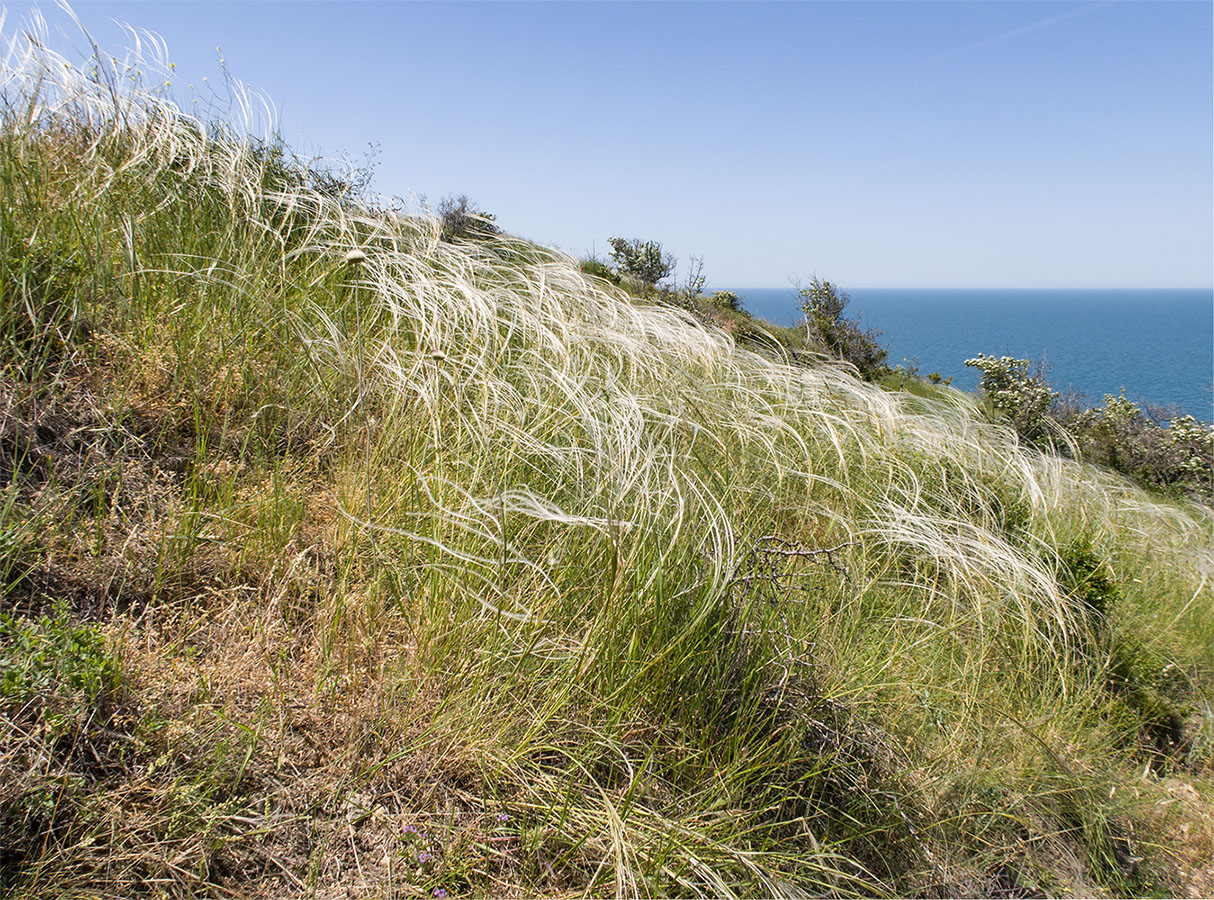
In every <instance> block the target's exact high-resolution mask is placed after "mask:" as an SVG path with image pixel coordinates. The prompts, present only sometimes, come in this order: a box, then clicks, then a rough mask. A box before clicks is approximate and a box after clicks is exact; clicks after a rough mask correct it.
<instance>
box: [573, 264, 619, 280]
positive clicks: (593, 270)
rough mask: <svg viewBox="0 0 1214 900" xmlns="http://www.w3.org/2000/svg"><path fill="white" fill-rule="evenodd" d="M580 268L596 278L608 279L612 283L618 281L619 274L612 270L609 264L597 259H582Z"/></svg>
mask: <svg viewBox="0 0 1214 900" xmlns="http://www.w3.org/2000/svg"><path fill="white" fill-rule="evenodd" d="M581 269H582V271H583V272H585V273H586V274H587V275H594V276H595V277H596V278H602V279H603V280H604V281H610V282H611V283H612V284H619V283H620V276H619V275H617V274H616V273H615V272H614V271H612V269H611V266H609V265H607V264H606V263H605V262H601V261H600V260H597V259H593V258H592V259H584V260H582V262H581Z"/></svg>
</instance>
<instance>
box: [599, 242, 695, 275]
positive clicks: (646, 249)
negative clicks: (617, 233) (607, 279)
mask: <svg viewBox="0 0 1214 900" xmlns="http://www.w3.org/2000/svg"><path fill="white" fill-rule="evenodd" d="M607 243H608V244H610V245H611V258H612V259H614V260H615V263H616V265H617V266H618V267H619V270H620V272H622V273H623V274H625V275H630V276H632V277H633V278H636V279H638V280H640V281H643V282H644V283H645V284H657V283H658V282H659V281H661V280H663V279H664V278H669V277H670V275H671V274H672V273H673V272H674V268H675V266H676V265H677V263H678V261H677V260H676V259H675V258H674V256H673V255H671V254H669V253H664V252H663V251H662V245H661V244H659V243H658V242H657V241H642V240H640V239H639V238H632V239H631V240H625V239H624V238H619V237H613V238H610V239H609V240H608V241H607Z"/></svg>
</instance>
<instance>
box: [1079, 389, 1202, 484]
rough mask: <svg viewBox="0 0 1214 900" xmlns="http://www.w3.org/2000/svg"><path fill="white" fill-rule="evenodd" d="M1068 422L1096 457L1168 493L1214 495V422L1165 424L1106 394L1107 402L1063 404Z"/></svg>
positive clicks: (1088, 455) (1084, 449) (1086, 452)
mask: <svg viewBox="0 0 1214 900" xmlns="http://www.w3.org/2000/svg"><path fill="white" fill-rule="evenodd" d="M1059 418H1060V419H1061V420H1062V424H1063V425H1064V426H1065V427H1066V429H1067V430H1068V431H1070V432H1071V434H1072V435H1073V436H1074V438H1075V441H1076V443H1077V445H1078V447H1079V450H1080V453H1081V454H1082V455H1083V457H1084V458H1085V459H1087V460H1089V461H1090V462H1094V463H1097V464H1098V465H1102V466H1106V467H1108V468H1110V469H1114V470H1115V471H1118V472H1121V473H1122V474H1124V475H1128V476H1129V477H1130V478H1132V479H1134V480H1135V481H1136V482H1138V483H1139V484H1141V485H1143V486H1145V487H1150V488H1154V489H1156V490H1162V491H1164V492H1168V493H1175V492H1186V493H1191V494H1194V495H1197V496H1204V497H1211V496H1214V426H1211V425H1204V424H1202V423H1201V422H1199V421H1197V419H1195V418H1194V417H1193V416H1180V417H1177V418H1173V419H1172V420H1171V421H1169V422H1168V425H1167V427H1166V428H1165V427H1163V426H1162V425H1160V424H1159V423H1158V422H1157V421H1155V420H1153V419H1152V418H1149V417H1148V416H1146V415H1145V414H1144V413H1143V410H1142V408H1141V407H1140V406H1139V405H1138V404H1137V403H1134V402H1133V401H1131V400H1128V399H1126V396H1125V390H1124V389H1123V390H1122V391H1121V393H1120V394H1119V395H1118V396H1116V397H1114V396H1113V395H1112V394H1106V395H1105V397H1104V406H1101V407H1095V408H1093V409H1078V410H1077V409H1075V408H1074V407H1073V406H1068V407H1065V408H1063V409H1062V410H1060V413H1059Z"/></svg>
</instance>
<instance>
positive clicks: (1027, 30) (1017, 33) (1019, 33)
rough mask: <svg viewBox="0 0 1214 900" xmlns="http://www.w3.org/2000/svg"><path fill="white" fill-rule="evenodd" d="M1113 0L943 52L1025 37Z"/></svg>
mask: <svg viewBox="0 0 1214 900" xmlns="http://www.w3.org/2000/svg"><path fill="white" fill-rule="evenodd" d="M1111 3H1112V0H1103V2H1101V3H1091V4H1089V5H1088V6H1084V7H1080V8H1079V9H1073V10H1071V11H1070V12H1066V13H1061V14H1059V15H1056V16H1048V17H1046V18H1044V19H1041V20H1040V21H1037V22H1033V23H1031V24H1029V25H1022V26H1021V27H1020V28H1013V29H1012V30H1011V31H1004V32H1002V33H1001V34H996V35H993V36H992V37H988V38H983V39H982V40H980V41H975V42H974V43H972V44H967V45H966V46H964V47H959V48H957V49H956V50H953V51H952V52H950V53H945V54H942V55H943V56H959V55H961V54H963V53H972V52H973V51H975V50H982V49H983V48H985V47H990V46H993V45H994V44H1002V43H1004V42H1005V41H1012V40H1015V39H1016V38H1018V37H1023V36H1024V35H1026V34H1032V33H1033V32H1034V31H1041V30H1042V29H1043V28H1049V27H1050V26H1051V25H1056V24H1057V23H1059V22H1063V21H1065V20H1067V19H1073V18H1075V17H1076V16H1086V15H1087V14H1088V13H1091V12H1095V11H1096V10H1098V9H1101V8H1102V7H1105V6H1109V5H1110V4H1111Z"/></svg>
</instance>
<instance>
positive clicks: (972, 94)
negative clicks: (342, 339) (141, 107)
mask: <svg viewBox="0 0 1214 900" xmlns="http://www.w3.org/2000/svg"><path fill="white" fill-rule="evenodd" d="M28 7H29V4H24V3H9V4H8V9H9V21H8V23H7V25H6V27H5V30H6V32H8V33H11V32H12V30H13V28H14V26H15V25H16V23H17V21H18V20H19V19H20V18H21V16H22V14H23V13H24V12H25V11H26V10H27V9H28ZM42 8H43V12H44V14H45V15H46V16H47V18H48V19H49V20H50V21H51V22H52V29H53V30H54V29H56V28H58V27H59V24H60V23H63V22H65V21H66V19H65V16H64V15H63V14H62V13H61V12H60V11H58V10H56V9H55V8H54V7H53V6H51V5H49V4H42ZM76 11H77V13H78V14H79V16H80V17H81V19H82V20H83V21H84V22H85V24H86V25H87V26H88V27H89V28H90V30H92V31H93V32H94V34H95V36H96V37H97V38H98V40H99V41H100V43H101V44H102V46H103V47H105V48H107V49H111V50H115V51H116V50H117V49H119V48H120V47H122V46H125V44H124V40H125V39H124V38H123V36H122V34H121V33H120V32H119V31H118V29H117V28H116V27H115V26H114V25H113V24H112V21H111V20H119V21H123V22H129V23H130V24H132V25H135V26H138V27H140V28H145V29H149V30H151V31H154V32H157V33H159V34H160V35H161V36H162V37H163V38H164V39H165V41H166V42H167V44H168V47H169V51H170V58H171V59H172V60H174V61H175V62H176V64H177V73H178V78H177V79H176V81H177V83H176V84H175V85H174V90H178V89H180V91H181V94H180V96H182V97H188V93H187V91H186V85H187V84H188V83H190V82H194V83H200V81H201V78H202V76H204V75H208V76H209V77H210V79H211V82H210V83H214V80H215V77H216V73H217V71H218V59H219V56H218V54H217V53H216V47H217V46H222V48H223V56H224V58H225V59H226V62H227V65H228V67H229V68H230V70H231V71H232V72H233V74H234V75H235V76H236V77H238V78H240V79H241V80H243V81H245V82H247V83H249V84H251V85H252V86H253V87H255V88H258V89H260V90H261V91H263V92H264V93H265V94H267V95H268V96H269V97H270V98H272V99H273V101H274V103H275V104H276V106H277V109H278V113H279V120H278V122H279V129H280V131H281V132H282V133H283V135H284V136H285V137H286V138H287V140H288V141H289V142H290V143H291V144H292V145H293V146H294V147H295V148H296V149H297V150H298V151H301V152H304V153H308V154H318V153H319V154H325V155H337V154H338V153H339V152H341V151H347V152H348V153H349V154H350V155H351V156H353V157H355V158H358V157H360V156H361V155H362V154H363V152H364V151H365V150H366V148H367V146H368V145H369V144H370V143H372V142H374V143H377V144H378V145H379V150H380V153H379V157H378V161H379V167H378V170H377V174H376V180H375V187H376V189H377V190H378V191H379V192H380V193H381V194H384V195H393V194H399V195H403V196H408V195H409V194H410V193H412V194H413V195H426V196H428V197H429V198H430V200H431V201H432V202H435V201H437V200H438V199H440V198H442V197H443V196H444V195H446V194H448V193H452V192H455V193H467V194H469V195H470V196H472V197H473V198H474V199H476V200H477V201H478V202H479V203H480V204H481V205H482V206H483V207H484V208H485V209H487V210H490V211H492V212H494V213H496V214H497V216H498V220H499V222H500V223H501V224H502V225H503V226H504V227H505V228H506V229H507V230H509V231H511V232H514V233H516V234H521V235H524V236H526V237H529V238H533V239H535V240H537V241H540V242H542V243H546V244H550V245H555V246H559V247H561V248H563V249H565V250H567V251H570V252H572V253H575V254H581V253H584V252H586V251H589V250H590V249H591V248H592V247H594V248H596V249H597V250H598V251H599V253H600V254H602V253H603V252H604V251H605V249H606V242H607V238H608V237H610V236H612V235H624V236H629V237H631V236H637V237H646V238H656V239H659V240H661V241H662V242H663V244H664V245H665V246H666V248H667V249H669V250H671V251H673V252H674V253H675V254H676V255H678V256H679V257H680V259H681V260H684V261H685V260H686V259H687V257H688V256H689V255H690V254H697V255H702V256H703V257H704V261H705V271H706V273H707V275H708V276H709V280H710V283H711V284H712V285H714V286H717V287H722V286H748V287H759V286H783V285H786V284H787V283H788V281H789V279H790V278H792V277H797V276H800V277H801V278H804V277H806V276H808V275H810V274H815V273H816V274H818V275H820V276H822V277H826V278H830V279H831V280H834V281H837V282H840V283H841V284H843V285H844V286H845V287H876V286H882V287H949V286H964V287H1209V286H1210V285H1211V283H1212V282H1214V201H1212V197H1214V112H1212V110H1214V87H1212V79H1214V75H1212V73H1214V58H1212V52H1211V45H1212V33H1214V22H1212V5H1211V4H1210V3H1208V2H1142V3H1134V2H1115V3H1086V2H1085V3H1064V2H1058V3H1053V2H1048V3H1029V2H1005V3H962V2H947V3H917V2H894V3H877V2H852V3H846V2H835V3H771V4H768V3H738V4H735V3H605V4H599V3H540V4H531V3H502V4H489V3H470V4H464V3H441V4H432V3H335V4H329V3H288V2H278V3H243V2H242V3H189V2H186V3H182V2H160V3H80V4H78V5H77V6H76ZM57 40H59V39H57ZM62 40H63V44H62V45H65V44H66V43H67V39H66V38H64V39H62ZM79 43H80V42H79V40H78V39H76V44H77V45H79Z"/></svg>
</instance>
